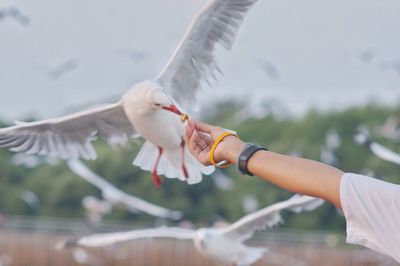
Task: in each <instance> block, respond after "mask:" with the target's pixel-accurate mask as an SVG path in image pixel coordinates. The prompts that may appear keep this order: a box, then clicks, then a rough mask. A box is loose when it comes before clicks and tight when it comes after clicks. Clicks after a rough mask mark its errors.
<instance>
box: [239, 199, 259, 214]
mask: <svg viewBox="0 0 400 266" xmlns="http://www.w3.org/2000/svg"><path fill="white" fill-rule="evenodd" d="M259 206H260V203H259V202H258V200H257V198H256V197H255V196H252V195H247V196H244V197H243V199H242V207H243V211H244V212H245V213H246V214H247V213H252V212H255V211H256V210H258V208H259Z"/></svg>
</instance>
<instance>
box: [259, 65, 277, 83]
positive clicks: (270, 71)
mask: <svg viewBox="0 0 400 266" xmlns="http://www.w3.org/2000/svg"><path fill="white" fill-rule="evenodd" d="M259 66H260V68H261V70H262V71H263V72H264V73H265V74H266V75H267V76H268V78H270V79H271V80H278V79H279V78H280V72H279V70H278V68H277V67H276V66H275V65H274V64H273V63H271V62H270V61H268V60H261V61H260V63H259Z"/></svg>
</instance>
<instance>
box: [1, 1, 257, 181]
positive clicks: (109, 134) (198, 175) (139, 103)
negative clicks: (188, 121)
mask: <svg viewBox="0 0 400 266" xmlns="http://www.w3.org/2000/svg"><path fill="white" fill-rule="evenodd" d="M255 2H257V0H211V1H209V2H208V3H207V4H206V5H205V6H204V8H203V9H202V10H201V11H200V12H199V13H198V14H197V16H196V17H195V19H194V20H193V22H192V23H191V25H190V27H189V29H188V31H187V33H186V34H185V36H184V38H183V40H182V41H181V43H180V44H179V46H178V48H177V49H176V51H175V53H174V54H173V56H172V58H171V59H170V61H169V62H168V64H167V65H166V66H165V68H164V69H163V70H162V71H161V73H160V74H159V75H158V76H157V77H156V78H154V79H151V80H146V81H143V82H140V83H138V84H135V85H133V86H132V87H131V88H130V89H129V90H128V91H127V92H126V93H125V94H124V95H123V96H122V98H121V100H119V101H118V102H116V103H113V104H107V105H104V106H101V107H97V108H93V109H90V110H87V111H83V112H78V113H74V114H71V115H68V116H64V117H61V118H55V119H48V120H43V121H39V122H31V123H21V122H19V123H17V124H16V125H15V126H12V127H9V128H3V129H0V148H8V149H10V150H12V151H15V152H27V153H39V154H50V155H55V156H59V157H61V158H63V159H66V158H77V157H82V158H84V159H95V158H96V152H95V150H94V148H93V146H92V144H91V142H92V141H93V140H94V139H95V138H96V136H99V137H101V138H103V139H105V140H106V141H107V142H108V143H110V144H115V143H124V142H125V141H126V140H127V139H128V138H131V137H136V136H138V135H140V136H142V137H143V138H145V139H146V142H145V144H144V145H143V147H142V149H141V151H140V152H139V154H138V155H137V157H136V159H135V160H134V165H136V166H139V167H140V168H142V169H143V170H151V171H152V174H153V181H154V183H155V185H156V186H158V185H159V184H160V182H161V181H160V179H159V176H158V174H163V175H165V176H166V177H169V178H179V179H180V180H186V181H187V182H188V183H189V184H194V183H198V182H200V181H201V180H202V173H203V174H210V173H212V172H213V171H214V168H213V167H205V166H203V165H201V164H200V163H199V162H197V161H196V159H195V158H194V157H193V156H192V155H191V154H190V153H189V152H188V149H187V147H186V143H185V141H184V138H183V136H184V124H183V123H182V121H183V120H184V118H182V117H181V118H182V121H181V119H180V117H179V116H181V115H182V110H183V109H180V107H182V108H185V109H186V110H189V109H191V107H193V106H195V105H196V99H197V94H198V93H199V91H200V89H201V87H202V84H203V83H204V82H206V83H209V80H210V79H212V78H215V77H216V74H217V72H221V71H220V69H219V67H218V65H217V62H216V58H215V50H216V47H217V44H218V45H220V46H222V47H224V48H226V49H227V50H230V49H231V48H232V46H233V43H234V40H235V37H236V34H237V31H238V30H239V27H240V25H241V24H242V22H243V19H244V16H245V14H246V13H247V11H248V10H249V9H250V8H251V7H252V6H253V4H254V3H255ZM178 106H179V108H178Z"/></svg>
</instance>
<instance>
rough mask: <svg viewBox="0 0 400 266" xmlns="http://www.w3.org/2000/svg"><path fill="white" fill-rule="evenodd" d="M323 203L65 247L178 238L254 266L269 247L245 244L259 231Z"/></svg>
mask: <svg viewBox="0 0 400 266" xmlns="http://www.w3.org/2000/svg"><path fill="white" fill-rule="evenodd" d="M323 202H324V201H323V200H321V199H317V198H313V197H309V196H300V195H295V196H293V197H292V198H290V199H288V200H286V201H282V202H278V203H275V204H273V205H271V206H268V207H266V208H264V209H261V210H259V211H257V212H254V213H252V214H249V215H246V216H244V217H243V218H241V219H240V220H238V221H237V222H235V223H234V224H232V225H230V226H228V227H225V228H214V227H212V228H201V229H198V230H190V229H183V228H176V227H170V228H168V227H159V228H154V229H142V230H133V231H129V232H120V233H106V234H95V235H91V236H87V237H82V238H78V239H71V240H67V241H65V242H64V243H62V244H61V246H64V247H76V246H82V247H103V246H107V245H112V244H115V243H119V242H123V241H129V240H133V239H141V238H176V239H189V240H193V242H194V245H195V247H196V249H197V251H198V252H199V253H200V254H202V255H204V256H205V257H207V258H209V259H211V260H213V261H215V262H218V263H225V264H230V265H232V264H236V265H238V266H245V265H251V264H253V263H255V262H256V261H258V260H259V259H260V258H262V256H263V255H264V253H265V252H266V251H267V249H266V248H261V247H250V246H247V245H245V244H244V243H243V242H244V241H245V240H248V239H250V238H251V237H252V235H253V234H254V233H255V231H256V230H261V229H264V228H270V227H272V226H274V225H276V224H278V223H279V222H280V221H281V216H280V211H281V210H285V209H287V210H291V211H293V212H296V213H299V212H302V211H312V210H314V209H315V208H317V207H319V206H321V205H322V204H323Z"/></svg>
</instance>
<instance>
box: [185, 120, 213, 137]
mask: <svg viewBox="0 0 400 266" xmlns="http://www.w3.org/2000/svg"><path fill="white" fill-rule="evenodd" d="M190 121H191V122H192V124H193V126H194V127H195V129H197V130H199V131H201V132H204V133H208V134H210V133H211V131H212V130H213V128H214V126H212V125H209V124H206V123H204V122H200V121H195V120H192V119H191V120H189V124H190Z"/></svg>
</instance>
